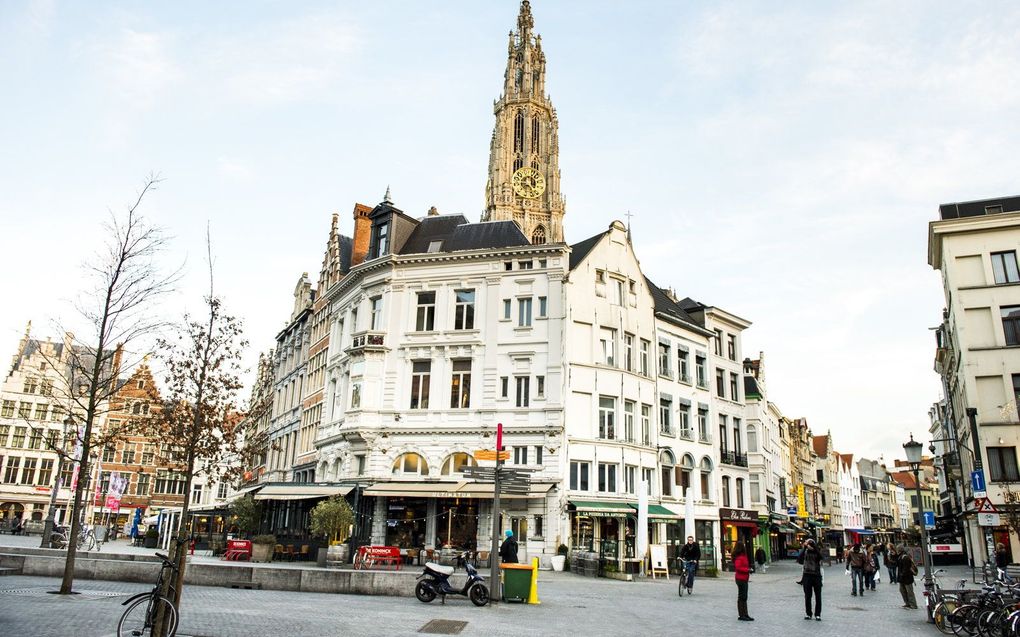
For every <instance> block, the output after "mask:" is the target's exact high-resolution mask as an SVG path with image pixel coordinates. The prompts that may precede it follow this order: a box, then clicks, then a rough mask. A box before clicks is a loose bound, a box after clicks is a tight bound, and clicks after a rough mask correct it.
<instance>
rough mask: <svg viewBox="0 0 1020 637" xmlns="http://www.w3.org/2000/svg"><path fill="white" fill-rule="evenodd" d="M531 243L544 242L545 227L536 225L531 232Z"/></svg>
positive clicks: (538, 243) (539, 243) (540, 243)
mask: <svg viewBox="0 0 1020 637" xmlns="http://www.w3.org/2000/svg"><path fill="white" fill-rule="evenodd" d="M531 243H532V244H534V245H542V244H543V243H545V227H544V226H538V227H537V228H535V231H534V232H532V233H531Z"/></svg>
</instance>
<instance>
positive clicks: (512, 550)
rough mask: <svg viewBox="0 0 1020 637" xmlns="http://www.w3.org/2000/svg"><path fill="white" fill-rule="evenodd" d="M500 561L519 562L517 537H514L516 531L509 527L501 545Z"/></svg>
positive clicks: (507, 562)
mask: <svg viewBox="0 0 1020 637" xmlns="http://www.w3.org/2000/svg"><path fill="white" fill-rule="evenodd" d="M499 561H501V562H502V563H504V564H516V563H517V539H516V538H515V537H514V532H513V531H511V530H509V529H507V532H506V539H505V540H503V545H502V546H500V547H499Z"/></svg>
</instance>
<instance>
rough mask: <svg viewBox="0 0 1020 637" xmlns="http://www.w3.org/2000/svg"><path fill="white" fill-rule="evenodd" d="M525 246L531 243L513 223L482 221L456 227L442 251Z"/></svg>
mask: <svg viewBox="0 0 1020 637" xmlns="http://www.w3.org/2000/svg"><path fill="white" fill-rule="evenodd" d="M458 216H459V215H458ZM461 218H462V219H463V217H461ZM526 245H531V242H530V241H528V238H527V237H525V236H524V233H523V232H521V229H520V228H519V227H517V224H516V223H514V222H513V221H483V222H482V223H465V224H461V225H459V226H457V227H456V228H455V229H454V231H453V236H452V237H450V239H449V241H447V242H446V244H445V245H444V246H443V249H442V251H443V252H454V251H457V250H481V249H485V248H513V247H516V246H526ZM427 247H428V246H427V245H426V248H427Z"/></svg>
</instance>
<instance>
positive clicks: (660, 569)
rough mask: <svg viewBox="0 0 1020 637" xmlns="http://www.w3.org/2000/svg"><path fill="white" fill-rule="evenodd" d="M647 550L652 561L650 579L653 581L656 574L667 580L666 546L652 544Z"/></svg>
mask: <svg viewBox="0 0 1020 637" xmlns="http://www.w3.org/2000/svg"><path fill="white" fill-rule="evenodd" d="M648 550H649V552H650V553H651V560H652V568H651V571H652V579H655V575H656V573H658V574H659V575H665V576H666V579H669V565H668V564H667V562H666V545H665V544H652V545H651V546H649V547H648Z"/></svg>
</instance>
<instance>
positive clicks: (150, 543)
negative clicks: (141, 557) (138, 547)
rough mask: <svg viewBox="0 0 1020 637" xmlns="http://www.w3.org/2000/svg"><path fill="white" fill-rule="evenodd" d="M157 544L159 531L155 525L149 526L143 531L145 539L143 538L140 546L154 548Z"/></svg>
mask: <svg viewBox="0 0 1020 637" xmlns="http://www.w3.org/2000/svg"><path fill="white" fill-rule="evenodd" d="M157 545H159V531H157V530H156V527H154V526H150V527H149V528H148V530H147V531H145V540H143V543H142V546H144V547H145V548H147V549H154V548H156V546H157Z"/></svg>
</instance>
